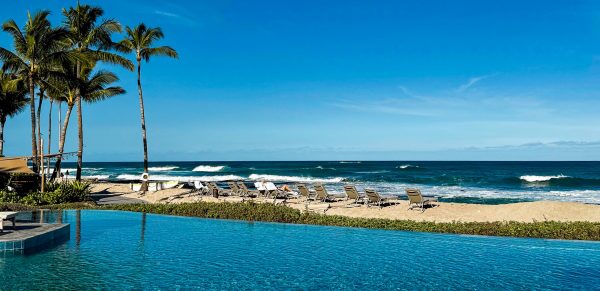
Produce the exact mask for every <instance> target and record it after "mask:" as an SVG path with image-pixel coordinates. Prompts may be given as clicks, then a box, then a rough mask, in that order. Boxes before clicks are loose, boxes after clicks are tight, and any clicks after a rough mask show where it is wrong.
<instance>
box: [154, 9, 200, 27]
mask: <svg viewBox="0 0 600 291" xmlns="http://www.w3.org/2000/svg"><path fill="white" fill-rule="evenodd" d="M154 14H156V15H160V16H165V17H168V18H172V19H176V20H179V21H182V22H185V23H187V24H190V25H196V24H198V23H197V22H196V20H194V19H192V18H189V17H187V16H184V15H181V14H178V13H173V12H169V11H164V10H154Z"/></svg>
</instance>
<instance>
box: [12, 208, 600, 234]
mask: <svg viewBox="0 0 600 291" xmlns="http://www.w3.org/2000/svg"><path fill="white" fill-rule="evenodd" d="M42 207H43V208H48V209H90V208H91V209H110V210H123V211H135V212H147V213H156V214H168V215H179V216H194V217H204V218H220V219H237V220H248V221H265V222H284V223H296V224H313V225H327V226H344V227H361V228H377V229H388V230H403V231H421V232H438V233H453V234H469V235H491V236H511V237H530V238H548V239H570V240H597V241H600V223H598V222H584V221H578V222H558V221H541V222H515V221H509V222H446V223H440V222H426V221H413V220H390V219H379V218H353V217H346V216H335V215H323V214H316V213H310V212H301V211H299V210H297V209H293V208H290V207H287V206H282V205H273V204H269V203H253V202H244V203H210V202H196V203H182V204H121V205H109V206H95V205H94V204H92V203H71V204H61V205H45V206H42ZM32 208H34V207H32V206H27V205H23V204H6V203H5V204H3V203H0V210H15V211H18V210H29V209H32Z"/></svg>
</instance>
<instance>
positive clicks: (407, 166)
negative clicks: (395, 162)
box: [396, 165, 419, 169]
mask: <svg viewBox="0 0 600 291" xmlns="http://www.w3.org/2000/svg"><path fill="white" fill-rule="evenodd" d="M418 167H419V166H413V165H401V166H398V167H396V168H398V169H410V168H418Z"/></svg>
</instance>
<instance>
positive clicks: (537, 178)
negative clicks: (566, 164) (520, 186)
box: [520, 175, 569, 183]
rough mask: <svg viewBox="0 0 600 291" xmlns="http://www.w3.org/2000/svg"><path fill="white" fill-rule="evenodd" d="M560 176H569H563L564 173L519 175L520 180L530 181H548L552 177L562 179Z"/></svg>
mask: <svg viewBox="0 0 600 291" xmlns="http://www.w3.org/2000/svg"><path fill="white" fill-rule="evenodd" d="M562 178H569V176H565V175H557V176H535V175H524V176H521V177H520V179H521V180H525V181H527V182H530V183H535V182H546V181H550V180H552V179H562Z"/></svg>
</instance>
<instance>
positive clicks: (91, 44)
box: [63, 2, 133, 180]
mask: <svg viewBox="0 0 600 291" xmlns="http://www.w3.org/2000/svg"><path fill="white" fill-rule="evenodd" d="M103 14H104V10H102V8H100V7H92V6H89V5H80V4H79V2H78V3H77V6H75V7H70V8H69V9H63V15H64V16H65V26H66V27H67V28H68V29H69V42H70V44H71V45H72V46H73V47H74V49H75V51H77V52H78V53H79V54H84V55H86V57H88V58H91V59H92V60H94V61H105V62H109V63H113V64H118V65H121V66H123V67H125V68H127V69H130V70H133V64H132V63H131V62H130V61H129V60H127V59H125V58H123V57H121V56H119V55H117V54H114V53H111V52H109V51H108V50H110V49H111V48H112V47H113V46H114V43H113V42H112V40H111V35H112V34H113V33H115V32H121V25H120V24H119V23H118V22H117V21H114V20H111V19H109V20H103V21H101V22H99V20H100V17H102V15H103ZM82 65H83V64H82V63H81V62H78V63H77V67H78V68H77V70H76V72H77V74H79V73H80V72H81V67H82ZM78 77H80V76H79V75H78ZM75 94H76V104H77V121H78V137H79V149H78V151H77V174H76V179H77V180H80V179H81V168H82V166H83V117H82V111H81V110H82V108H81V99H82V98H83V99H85V98H86V97H85V96H83V97H82V94H81V92H79V91H76V92H75Z"/></svg>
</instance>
